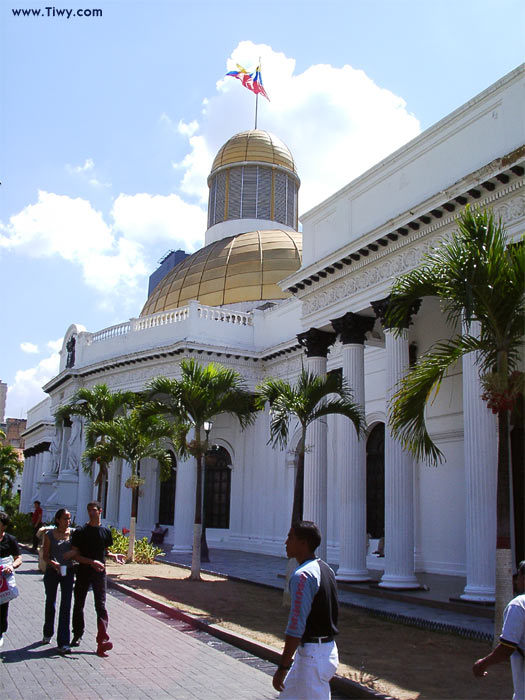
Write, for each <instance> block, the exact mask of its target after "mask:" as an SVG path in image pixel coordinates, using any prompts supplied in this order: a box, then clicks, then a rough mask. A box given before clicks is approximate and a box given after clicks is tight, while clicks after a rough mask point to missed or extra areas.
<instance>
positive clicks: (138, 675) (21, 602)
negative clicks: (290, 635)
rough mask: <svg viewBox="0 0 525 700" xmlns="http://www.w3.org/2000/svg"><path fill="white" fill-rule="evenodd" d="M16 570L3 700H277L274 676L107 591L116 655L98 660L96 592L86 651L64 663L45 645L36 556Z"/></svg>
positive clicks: (0, 672)
mask: <svg viewBox="0 0 525 700" xmlns="http://www.w3.org/2000/svg"><path fill="white" fill-rule="evenodd" d="M23 559H24V563H23V564H22V567H21V568H20V569H19V570H18V572H17V582H18V586H19V589H20V597H19V598H17V599H16V600H15V601H13V602H12V603H11V604H10V610H9V630H8V632H7V634H6V635H5V644H4V647H3V648H2V649H1V650H0V659H1V662H2V663H1V664H0V697H1V698H2V700H20V699H23V700H26V699H28V698H34V699H35V700H37V699H38V700H40V698H54V699H55V700H56V699H60V698H64V699H65V698H67V699H68V700H69V699H70V698H71V699H75V700H88V699H89V700H92V699H93V698H104V699H105V700H112V699H113V698H127V700H139V699H142V698H155V699H157V698H169V699H171V698H173V699H174V700H175V699H179V698H180V699H181V700H211V699H212V698H213V699H214V700H215V699H216V698H217V699H218V700H259V699H260V700H263V699H274V698H276V697H277V695H278V694H277V693H275V691H273V690H272V687H271V677H270V676H268V675H267V674H265V673H263V672H262V671H260V670H258V669H256V668H253V667H252V666H250V665H248V664H246V663H243V662H242V661H240V660H238V659H236V658H231V657H230V656H228V655H227V654H224V653H222V652H220V651H218V650H217V649H215V648H214V647H213V646H212V644H207V643H205V642H204V641H201V640H200V639H196V638H195V637H194V636H192V635H189V634H185V633H184V632H181V631H179V630H177V629H174V628H173V626H170V625H168V624H166V623H165V622H164V621H163V620H162V619H158V616H157V617H156V616H154V615H149V614H146V613H145V612H144V611H143V610H141V609H138V608H137V607H135V606H133V605H128V603H127V602H126V601H125V600H122V599H120V598H119V597H118V596H116V595H114V594H112V593H111V592H109V593H108V612H109V618H110V622H109V632H110V635H111V639H112V641H113V644H114V648H113V651H111V652H109V656H108V657H107V658H105V659H103V658H99V657H98V656H96V654H95V646H96V645H95V633H96V632H95V628H96V624H95V614H94V608H93V597H92V593H91V592H90V593H89V594H88V598H87V601H86V609H85V612H86V632H85V634H84V639H83V641H82V643H81V646H80V647H78V648H77V649H74V650H73V653H72V654H70V655H68V656H65V657H62V656H60V655H59V654H58V653H57V651H56V646H55V645H54V644H56V641H55V639H53V640H52V643H51V644H47V645H43V644H41V642H40V640H41V637H42V624H43V614H44V587H43V585H42V575H41V573H40V572H39V571H38V570H37V565H36V557H35V556H34V555H29V554H24V555H23Z"/></svg>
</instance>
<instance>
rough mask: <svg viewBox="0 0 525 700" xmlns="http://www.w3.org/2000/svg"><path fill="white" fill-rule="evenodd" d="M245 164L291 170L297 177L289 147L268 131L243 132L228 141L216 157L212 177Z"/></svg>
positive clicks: (252, 130) (253, 130)
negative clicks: (228, 168)
mask: <svg viewBox="0 0 525 700" xmlns="http://www.w3.org/2000/svg"><path fill="white" fill-rule="evenodd" d="M245 162H253V163H269V164H271V165H277V166H280V167H281V168H286V170H291V171H292V172H293V173H294V174H295V175H296V176H297V170H296V169H295V162H294V159H293V157H292V154H291V153H290V150H289V148H288V146H286V145H285V144H284V143H283V142H282V141H281V139H279V138H277V136H274V135H273V134H270V133H269V132H268V131H261V130H260V129H251V130H250V131H241V132H240V133H239V134H235V136H232V137H231V139H229V140H228V141H226V143H225V144H224V146H222V148H221V149H220V150H219V152H218V153H217V155H216V156H215V160H214V161H213V165H212V168H211V173H210V177H211V175H213V173H214V172H215V171H216V170H218V169H219V168H223V167H225V166H228V165H233V164H235V163H245Z"/></svg>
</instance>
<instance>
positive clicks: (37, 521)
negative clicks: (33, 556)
mask: <svg viewBox="0 0 525 700" xmlns="http://www.w3.org/2000/svg"><path fill="white" fill-rule="evenodd" d="M33 508H34V509H33V512H32V513H31V524H32V525H33V552H36V551H37V549H38V536H37V532H38V531H39V530H40V528H41V527H42V508H41V507H40V501H35V502H34V503H33Z"/></svg>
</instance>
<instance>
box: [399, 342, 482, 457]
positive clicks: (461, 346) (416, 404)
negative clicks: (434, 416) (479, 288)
mask: <svg viewBox="0 0 525 700" xmlns="http://www.w3.org/2000/svg"><path fill="white" fill-rule="evenodd" d="M479 348H480V341H479V340H478V339H477V338H474V337H471V336H467V337H463V336H457V337H456V338H454V339H452V340H449V341H444V342H441V343H437V344H436V345H435V346H434V347H433V349H432V352H429V353H427V354H425V355H423V356H422V357H421V358H420V359H419V360H418V362H417V364H416V365H415V366H414V367H413V368H412V369H411V370H410V371H409V372H408V374H407V375H406V376H405V377H404V378H403V379H402V380H401V382H400V384H399V386H398V388H397V390H396V393H395V394H394V395H393V397H392V399H391V401H390V406H389V408H390V417H389V427H390V430H391V433H392V435H393V437H394V438H396V439H397V440H399V441H400V442H401V444H402V445H403V447H405V449H407V450H409V451H410V452H411V453H412V454H413V455H414V457H416V459H418V460H427V461H429V462H430V463H431V464H437V463H438V462H441V461H442V460H443V455H442V453H441V451H440V450H439V449H438V448H437V447H436V445H435V444H434V442H433V441H432V439H431V437H430V435H429V433H428V431H427V427H426V421H425V407H426V405H427V403H428V401H429V400H430V399H431V397H432V396H433V395H434V396H435V395H437V392H438V391H439V388H440V385H441V382H442V381H443V379H444V377H445V376H446V374H447V372H448V370H449V369H450V368H451V367H452V366H453V365H454V364H455V363H456V362H457V361H458V360H459V359H460V358H461V357H462V356H463V355H466V354H467V353H470V352H475V351H478V350H479Z"/></svg>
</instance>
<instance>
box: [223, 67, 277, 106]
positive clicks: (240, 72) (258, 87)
mask: <svg viewBox="0 0 525 700" xmlns="http://www.w3.org/2000/svg"><path fill="white" fill-rule="evenodd" d="M226 75H229V76H230V77H232V78H237V80H240V81H241V83H242V84H243V85H244V87H245V88H248V90H251V91H252V92H254V93H255V94H256V95H262V96H263V97H266V99H267V100H268V102H269V101H270V98H269V97H268V95H267V94H266V90H265V89H264V88H263V84H262V77H261V67H260V66H257V69H256V71H255V74H254V73H249V72H248V71H247V70H246V68H243V67H242V66H240V65H239V64H238V63H237V70H231V71H229V72H228V73H226Z"/></svg>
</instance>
